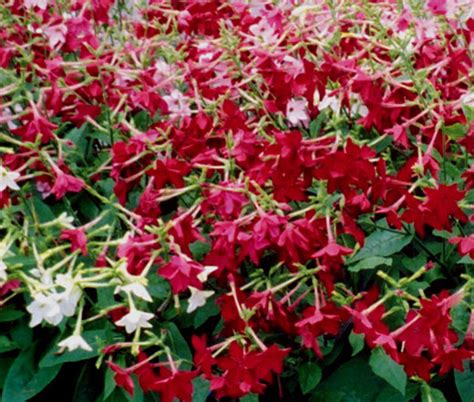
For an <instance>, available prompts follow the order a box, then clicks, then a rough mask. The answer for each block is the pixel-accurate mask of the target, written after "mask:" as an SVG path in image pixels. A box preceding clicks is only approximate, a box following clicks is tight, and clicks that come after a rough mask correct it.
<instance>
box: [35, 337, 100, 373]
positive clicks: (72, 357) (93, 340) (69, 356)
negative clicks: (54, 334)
mask: <svg viewBox="0 0 474 402" xmlns="http://www.w3.org/2000/svg"><path fill="white" fill-rule="evenodd" d="M64 337H65V336H63V338H64ZM82 337H83V338H84V339H85V341H86V342H87V343H88V344H89V345H90V347H91V348H92V351H91V352H87V351H85V350H82V349H77V350H74V351H72V352H68V351H65V352H64V353H62V354H60V355H58V354H57V353H58V349H59V348H58V346H57V345H56V342H53V344H52V346H51V349H50V350H49V351H48V353H46V355H45V356H44V357H43V359H41V361H40V363H39V366H40V367H52V366H56V365H58V364H63V363H66V362H77V361H81V360H87V359H90V358H92V357H95V356H98V354H99V348H100V346H101V345H102V343H103V342H104V341H105V339H106V331H105V330H92V331H85V332H83V333H82ZM58 341H60V340H58Z"/></svg>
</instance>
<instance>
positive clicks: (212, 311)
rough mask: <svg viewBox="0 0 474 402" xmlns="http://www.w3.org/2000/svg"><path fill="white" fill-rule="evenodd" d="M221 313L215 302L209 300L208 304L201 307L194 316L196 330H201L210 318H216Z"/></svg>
mask: <svg viewBox="0 0 474 402" xmlns="http://www.w3.org/2000/svg"><path fill="white" fill-rule="evenodd" d="M219 312H220V310H219V307H218V306H217V304H216V302H215V301H214V300H208V301H207V303H206V304H205V305H204V306H202V307H200V308H199V309H198V310H197V311H196V314H195V316H194V328H199V327H200V326H201V325H202V324H204V323H205V322H206V321H207V319H208V318H209V317H214V316H216V315H218V314H219Z"/></svg>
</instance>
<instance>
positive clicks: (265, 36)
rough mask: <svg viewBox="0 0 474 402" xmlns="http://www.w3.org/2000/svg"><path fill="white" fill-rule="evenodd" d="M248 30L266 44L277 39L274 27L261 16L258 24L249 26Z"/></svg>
mask: <svg viewBox="0 0 474 402" xmlns="http://www.w3.org/2000/svg"><path fill="white" fill-rule="evenodd" d="M249 31H250V32H251V33H252V34H253V35H255V36H256V37H257V38H258V40H260V41H262V42H263V43H264V44H267V45H268V44H272V43H274V42H276V40H277V35H276V33H275V28H274V27H273V26H272V25H270V23H269V22H268V21H267V20H266V19H264V18H262V19H261V20H260V22H259V23H258V24H253V25H252V26H251V27H250V28H249Z"/></svg>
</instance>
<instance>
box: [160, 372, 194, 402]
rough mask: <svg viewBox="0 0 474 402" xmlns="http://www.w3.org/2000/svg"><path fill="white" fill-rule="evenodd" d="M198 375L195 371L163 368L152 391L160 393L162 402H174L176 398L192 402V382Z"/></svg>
mask: <svg viewBox="0 0 474 402" xmlns="http://www.w3.org/2000/svg"><path fill="white" fill-rule="evenodd" d="M196 375H197V373H196V372H195V371H170V370H168V369H167V368H165V367H163V366H162V367H160V374H159V377H158V380H157V381H155V382H154V383H153V384H152V386H151V389H152V390H154V391H157V392H159V393H160V401H161V402H173V401H174V400H175V398H177V399H179V400H180V401H184V402H190V401H191V400H192V397H193V383H192V380H193V378H194V377H196Z"/></svg>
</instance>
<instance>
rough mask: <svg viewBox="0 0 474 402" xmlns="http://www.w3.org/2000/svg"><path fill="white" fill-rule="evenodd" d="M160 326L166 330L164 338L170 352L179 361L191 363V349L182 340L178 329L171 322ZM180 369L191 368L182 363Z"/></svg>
mask: <svg viewBox="0 0 474 402" xmlns="http://www.w3.org/2000/svg"><path fill="white" fill-rule="evenodd" d="M162 326H163V327H164V328H166V329H167V330H168V336H167V337H166V343H167V344H169V345H170V347H171V351H172V352H173V353H174V354H175V355H176V356H178V357H179V358H181V359H184V360H188V361H192V360H193V355H192V353H191V349H189V346H188V344H187V342H186V340H185V339H184V337H183V335H181V332H179V329H178V327H177V326H176V325H175V324H174V323H172V322H166V323H163V324H162ZM182 367H183V368H184V369H185V370H188V369H190V368H191V366H190V365H189V364H188V363H183V364H182Z"/></svg>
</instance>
